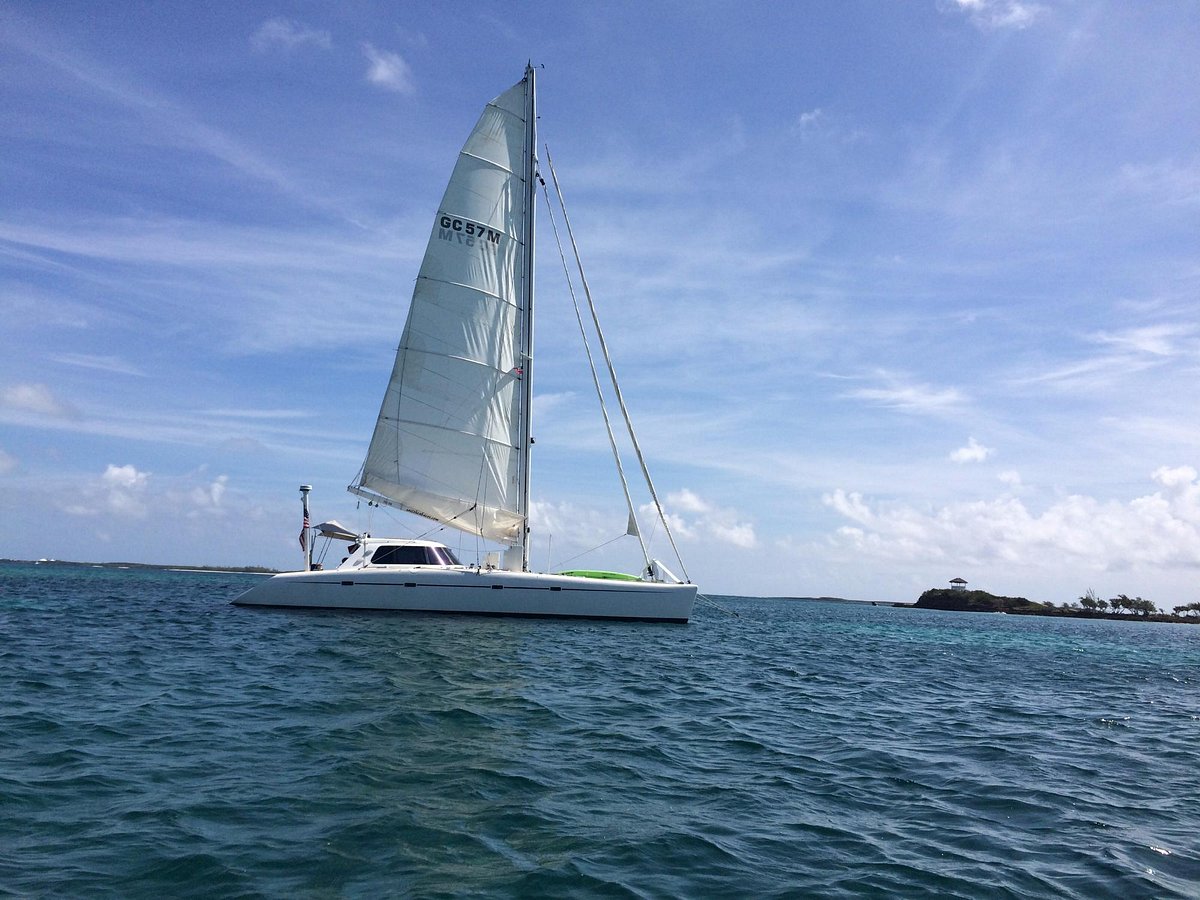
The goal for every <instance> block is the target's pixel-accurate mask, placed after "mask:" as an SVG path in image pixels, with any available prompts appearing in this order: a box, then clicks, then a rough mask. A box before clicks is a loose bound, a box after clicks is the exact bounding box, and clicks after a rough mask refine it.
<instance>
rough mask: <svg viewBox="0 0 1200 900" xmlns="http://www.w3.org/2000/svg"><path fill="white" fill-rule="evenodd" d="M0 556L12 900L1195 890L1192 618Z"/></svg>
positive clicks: (1199, 750)
mask: <svg viewBox="0 0 1200 900" xmlns="http://www.w3.org/2000/svg"><path fill="white" fill-rule="evenodd" d="M251 581H252V576H231V575H210V574H187V573H146V572H137V571H113V570H100V569H83V570H77V569H62V568H53V569H51V568H46V567H33V566H27V567H20V566H6V567H0V697H2V698H3V703H2V704H0V895H8V896H18V897H85V896H86V897H121V898H137V897H147V898H149V897H161V896H172V897H214V896H219V897H379V896H412V897H460V896H473V897H474V896H487V897H702V898H708V897H807V896H812V897H894V896H907V897H917V896H922V897H923V896H936V897H1022V898H1025V897H1080V898H1101V897H1120V898H1124V900H1128V898H1135V897H1154V898H1162V897H1193V898H1194V897H1197V896H1200V850H1198V847H1200V692H1198V688H1200V627H1190V626H1182V625H1161V624H1134V623H1123V622H1107V621H1082V622H1072V621H1065V620H1055V619H1032V618H1023V617H1017V616H999V615H985V614H973V613H948V612H935V611H919V610H900V609H890V608H882V607H871V606H857V605H853V606H852V605H845V604H829V603H818V602H799V601H795V602H783V601H766V600H754V599H743V598H721V602H722V604H723V605H725V606H728V607H729V608H731V609H733V610H736V611H737V612H738V613H739V614H740V617H739V618H734V617H732V616H729V615H726V614H724V613H721V612H719V611H716V610H713V609H711V608H709V607H698V609H697V614H696V616H695V618H694V619H693V622H692V624H690V625H687V626H677V625H676V626H672V625H646V624H606V623H593V622H560V621H524V620H507V619H486V618H471V617H437V616H420V615H405V614H391V615H389V614H334V613H303V612H294V611H271V610H259V609H240V608H235V607H233V606H230V605H229V601H230V600H231V599H232V598H233V597H234V596H235V595H236V594H237V593H238V592H239V591H240V590H242V589H243V588H244V587H245V586H246V585H247V584H249V583H251Z"/></svg>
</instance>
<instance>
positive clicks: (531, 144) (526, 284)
mask: <svg viewBox="0 0 1200 900" xmlns="http://www.w3.org/2000/svg"><path fill="white" fill-rule="evenodd" d="M534 87H535V85H534V69H533V64H532V63H531V62H530V63H526V64H525V153H524V171H522V173H521V177H522V178H524V179H525V197H524V202H525V227H524V232H523V234H522V235H521V240H522V243H523V244H524V247H525V253H524V259H523V260H522V272H521V276H522V278H521V300H522V303H521V307H522V309H521V327H520V340H519V344H518V347H517V355H518V359H519V361H520V365H521V367H522V369H523V370H524V376H523V377H522V379H521V392H522V397H521V428H520V435H521V453H522V459H523V463H522V465H521V470H520V478H521V484H520V490H519V492H518V498H519V504H520V505H519V506H518V509H517V511H518V512H519V513H520V514H521V517H522V524H521V543H520V547H521V569H520V571H522V572H527V571H529V478H530V472H531V469H532V466H531V463H532V459H531V457H532V455H533V453H532V451H533V437H532V427H533V422H532V420H533V238H534V226H533V218H534V210H535V208H536V203H535V201H536V200H537V191H536V188H535V184H536V183H535V181H534V179H535V177H536V175H537V160H536V159H535V158H534V152H535V148H536V147H537V108H536V91H535V89H534Z"/></svg>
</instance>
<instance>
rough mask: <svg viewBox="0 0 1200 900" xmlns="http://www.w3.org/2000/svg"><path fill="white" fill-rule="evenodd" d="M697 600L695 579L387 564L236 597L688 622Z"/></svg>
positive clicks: (259, 602)
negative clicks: (677, 581) (647, 579)
mask: <svg viewBox="0 0 1200 900" xmlns="http://www.w3.org/2000/svg"><path fill="white" fill-rule="evenodd" d="M695 601H696V586H695V585H694V584H659V583H655V582H644V581H617V580H609V579H600V578H580V577H574V576H570V575H540V574H534V573H531V572H507V571H503V570H498V569H475V568H467V567H463V568H438V567H427V566H412V567H406V566H387V567H381V568H378V569H375V568H357V569H345V568H343V569H332V570H329V571H314V572H286V573H284V574H281V575H275V576H273V577H271V578H269V579H267V580H265V581H263V582H261V583H260V584H257V585H255V586H254V587H252V588H251V589H250V590H248V591H246V592H245V593H244V594H242V595H241V596H240V597H238V598H237V599H236V600H234V601H233V602H234V603H235V604H237V605H238V606H279V607H293V608H307V609H365V610H402V611H409V612H434V613H474V614H477V615H492V616H537V617H551V618H582V619H624V620H638V621H649V622H679V623H683V622H687V620H688V617H689V616H690V615H691V613H692V606H693V604H694V603H695Z"/></svg>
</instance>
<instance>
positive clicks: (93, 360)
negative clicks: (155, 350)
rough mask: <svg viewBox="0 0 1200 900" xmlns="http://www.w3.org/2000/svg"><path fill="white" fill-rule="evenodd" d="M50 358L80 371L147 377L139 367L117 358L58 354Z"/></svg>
mask: <svg viewBox="0 0 1200 900" xmlns="http://www.w3.org/2000/svg"><path fill="white" fill-rule="evenodd" d="M50 358H51V359H52V360H54V361H55V362H57V363H62V364H63V365H67V366H75V367H77V368H80V369H94V370H95V371H97V372H111V373H113V374H114V375H136V376H138V377H143V378H144V377H145V375H146V373H145V372H143V371H142V370H141V369H139V368H138V367H137V366H135V365H133V364H132V363H128V362H126V361H125V360H123V359H121V358H120V357H117V356H101V355H98V354H93V353H58V354H54V355H53V356H51V357H50Z"/></svg>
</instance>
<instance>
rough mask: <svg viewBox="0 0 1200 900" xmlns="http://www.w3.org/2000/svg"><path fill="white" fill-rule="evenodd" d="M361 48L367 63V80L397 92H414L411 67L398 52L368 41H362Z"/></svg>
mask: <svg viewBox="0 0 1200 900" xmlns="http://www.w3.org/2000/svg"><path fill="white" fill-rule="evenodd" d="M362 48H363V54H364V55H365V56H366V57H367V62H368V63H369V65H368V67H367V81H369V82H371V84H377V85H379V86H380V87H381V88H386V89H387V90H389V91H396V92H397V93H399V94H411V93H413V92H414V90H415V87H414V85H413V79H412V69H410V68H409V65H408V63H406V62H405V61H404V58H403V57H402V56H401V55H400V54H399V53H392V52H390V51H388V50H380V49H378V48H376V47H375V45H373V44H368V43H363V45H362Z"/></svg>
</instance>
